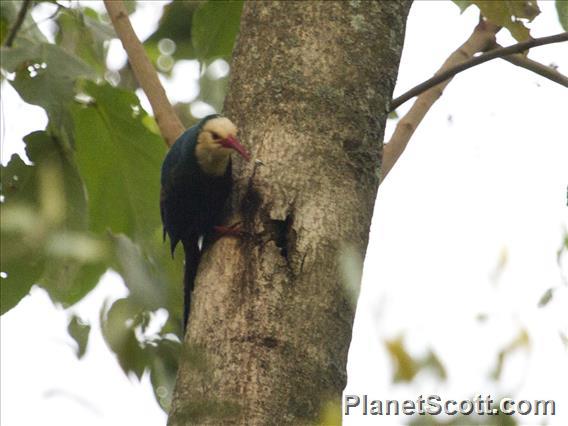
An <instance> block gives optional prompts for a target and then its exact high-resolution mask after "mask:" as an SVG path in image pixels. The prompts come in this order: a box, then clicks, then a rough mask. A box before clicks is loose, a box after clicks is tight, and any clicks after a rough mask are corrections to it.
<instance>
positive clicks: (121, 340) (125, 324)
mask: <svg viewBox="0 0 568 426" xmlns="http://www.w3.org/2000/svg"><path fill="white" fill-rule="evenodd" d="M103 309H104V308H103ZM142 314H143V311H142V309H141V308H140V307H139V306H138V305H136V304H135V303H133V302H132V300H131V299H129V298H124V299H118V300H117V301H115V302H114V303H113V305H112V306H111V307H110V309H109V310H108V311H106V312H103V313H102V315H101V317H102V318H101V323H102V332H103V337H104V339H105V341H106V343H107V344H108V345H109V347H110V349H111V350H112V351H113V352H114V353H115V354H116V356H117V357H118V362H119V364H120V366H121V367H122V369H123V370H124V372H126V373H134V374H135V375H136V376H137V377H138V378H139V379H140V378H141V377H142V374H143V373H144V370H145V369H146V366H147V365H149V364H150V360H149V359H148V356H147V354H146V353H145V352H144V350H143V348H142V346H141V344H140V343H139V342H138V339H137V338H136V331H135V329H136V327H137V326H138V325H140V322H141V320H142Z"/></svg>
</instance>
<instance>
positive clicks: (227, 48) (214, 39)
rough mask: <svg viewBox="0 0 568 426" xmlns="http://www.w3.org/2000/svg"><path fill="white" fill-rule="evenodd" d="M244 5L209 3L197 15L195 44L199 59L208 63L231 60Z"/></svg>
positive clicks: (234, 0) (205, 3) (200, 8)
mask: <svg viewBox="0 0 568 426" xmlns="http://www.w3.org/2000/svg"><path fill="white" fill-rule="evenodd" d="M242 10H243V2H242V1H240V0H233V1H207V2H204V3H203V4H202V5H201V6H200V7H199V9H197V11H195V13H194V14H193V22H192V30H191V32H192V41H193V47H194V49H195V53H196V55H197V57H198V58H199V59H200V60H201V61H204V62H211V61H212V60H214V59H217V58H223V57H225V58H227V57H229V56H231V53H232V52H233V45H234V44H235V39H236V37H237V33H238V31H239V26H240V22H241V12H242Z"/></svg>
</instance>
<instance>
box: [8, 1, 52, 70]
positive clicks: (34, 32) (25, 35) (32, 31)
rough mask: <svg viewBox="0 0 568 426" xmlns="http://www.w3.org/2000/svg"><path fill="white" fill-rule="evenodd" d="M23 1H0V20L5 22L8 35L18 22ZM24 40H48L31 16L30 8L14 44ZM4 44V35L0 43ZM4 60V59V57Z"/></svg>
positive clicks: (16, 44)
mask: <svg viewBox="0 0 568 426" xmlns="http://www.w3.org/2000/svg"><path fill="white" fill-rule="evenodd" d="M22 3H23V2H22V1H6V0H2V1H0V17H1V18H0V20H1V21H3V22H4V24H3V26H5V30H4V31H6V35H7V33H8V31H9V29H10V28H12V25H13V24H14V22H16V19H17V16H18V14H19V13H20V9H21V7H22ZM23 41H33V42H45V41H47V40H46V38H45V36H44V35H43V34H42V32H41V31H40V30H39V28H38V26H37V24H36V23H35V21H34V19H33V17H32V16H31V13H30V10H29V9H28V13H27V14H26V17H25V18H24V22H23V23H22V26H21V27H20V30H19V31H18V34H17V35H16V40H14V45H15V46H18V45H19V44H20V43H21V42H23ZM0 44H1V45H4V37H2V41H1V43H0ZM2 60H4V59H3V58H2Z"/></svg>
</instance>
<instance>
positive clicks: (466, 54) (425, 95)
mask: <svg viewBox="0 0 568 426" xmlns="http://www.w3.org/2000/svg"><path fill="white" fill-rule="evenodd" d="M498 31H499V27H498V26H496V25H494V24H491V23H490V22H486V21H480V23H479V24H478V25H477V26H476V27H475V30H474V31H473V33H472V34H471V35H470V36H469V38H468V39H467V41H466V42H465V43H464V44H462V45H461V46H460V47H459V48H458V49H457V50H456V51H455V52H453V53H452V54H451V55H450V56H449V57H448V59H446V61H445V62H444V64H443V65H442V67H441V68H440V69H439V70H438V72H437V73H436V75H443V74H445V72H446V70H452V69H455V67H456V65H459V64H460V63H467V62H469V59H470V58H472V57H473V55H475V54H476V53H478V52H483V51H485V50H487V49H488V48H489V46H492V45H493V44H494V43H495V34H496V33H497V32H498ZM450 81H451V77H450V78H446V79H445V80H442V82H441V83H439V84H437V85H434V86H433V87H430V88H429V89H425V90H423V91H422V92H421V93H420V94H419V96H418V98H417V99H416V101H415V102H414V105H412V107H411V108H410V110H409V111H408V112H407V113H406V114H405V115H404V117H402V118H401V119H400V120H399V122H398V124H397V125H396V129H395V131H394V134H393V135H392V137H391V139H390V141H389V143H387V144H385V145H384V148H383V161H382V164H381V179H380V182H381V183H382V182H383V180H384V178H385V177H386V175H387V174H388V173H389V171H390V170H391V169H392V167H393V166H394V164H395V163H396V162H397V160H398V159H399V157H400V156H401V155H402V153H403V152H404V150H405V149H406V146H407V145H408V142H409V141H410V138H411V137H412V135H413V134H414V131H415V130H416V128H417V127H418V125H419V124H420V123H421V121H422V119H423V118H424V117H425V116H426V114H427V113H428V111H429V110H430V108H431V107H432V105H434V103H435V102H436V101H437V100H438V98H439V97H440V96H442V93H443V91H444V89H445V87H446V86H447V85H448V84H449V83H450Z"/></svg>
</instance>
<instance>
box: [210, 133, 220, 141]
mask: <svg viewBox="0 0 568 426" xmlns="http://www.w3.org/2000/svg"><path fill="white" fill-rule="evenodd" d="M211 136H213V139H214V140H217V139H221V136H219V134H218V133H215V132H211Z"/></svg>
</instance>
